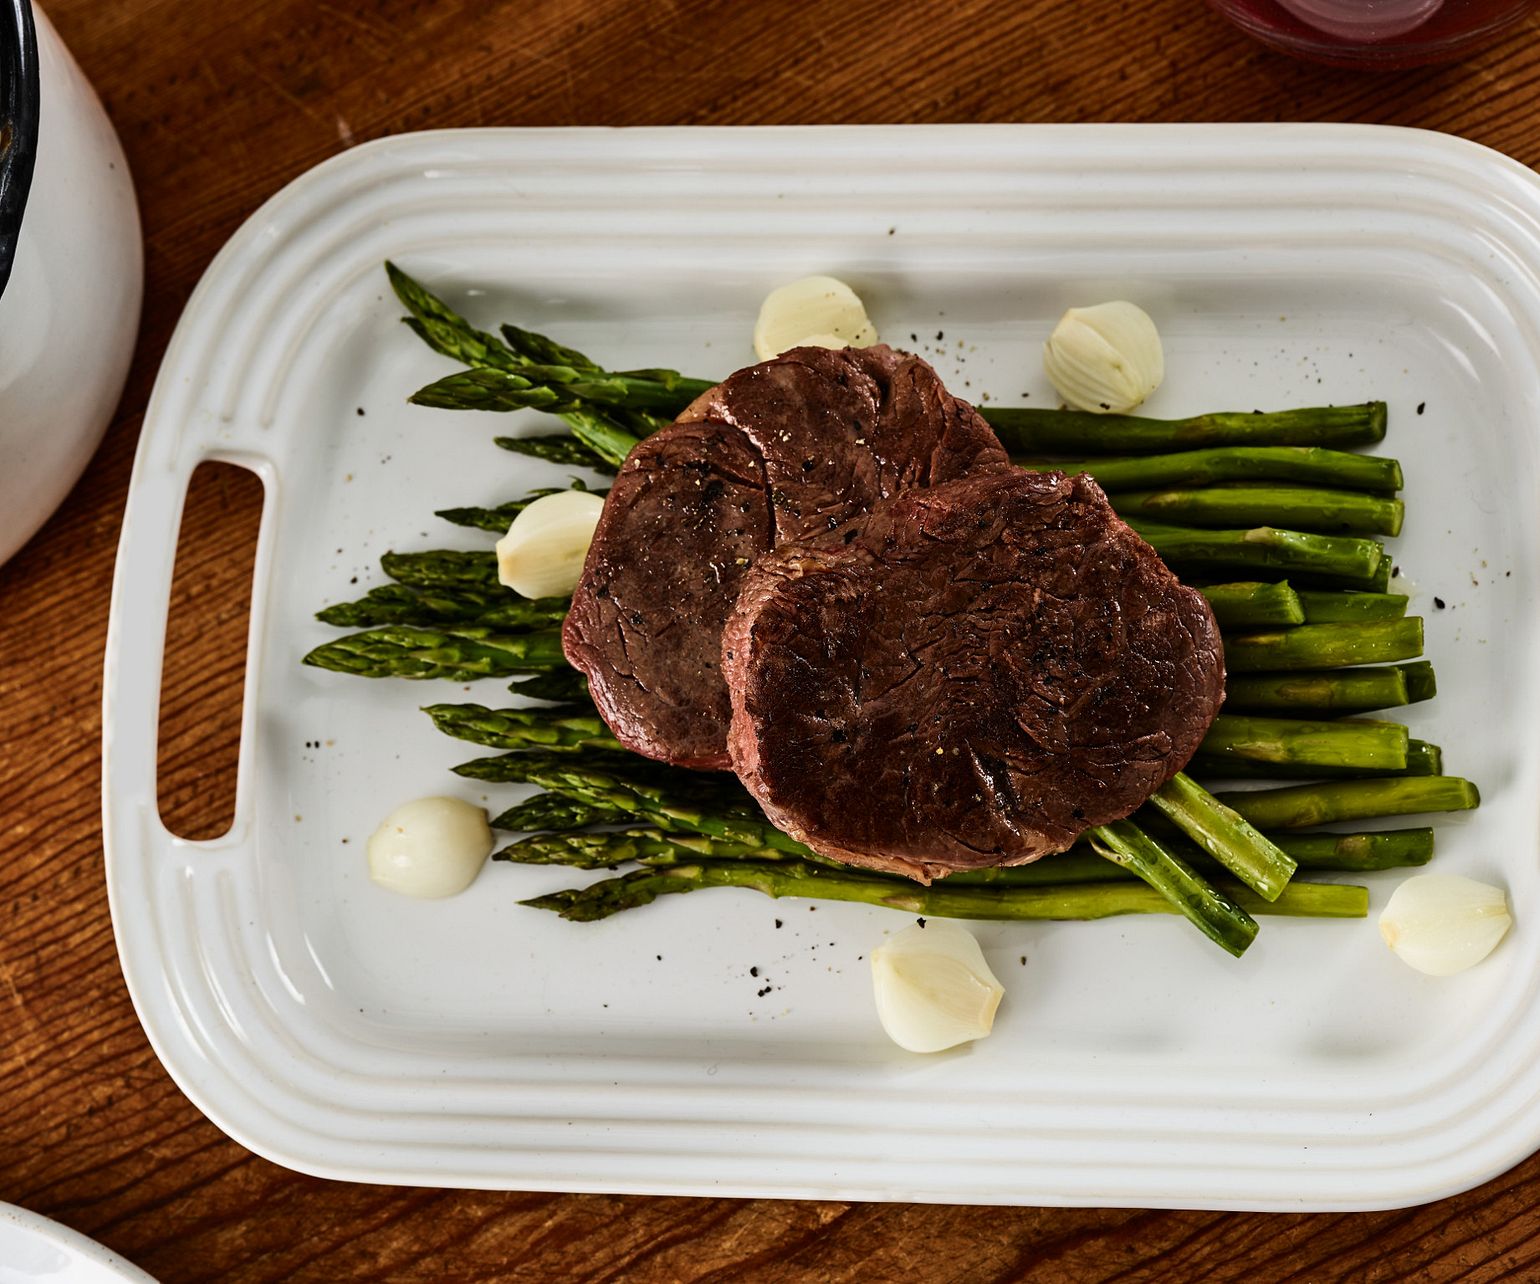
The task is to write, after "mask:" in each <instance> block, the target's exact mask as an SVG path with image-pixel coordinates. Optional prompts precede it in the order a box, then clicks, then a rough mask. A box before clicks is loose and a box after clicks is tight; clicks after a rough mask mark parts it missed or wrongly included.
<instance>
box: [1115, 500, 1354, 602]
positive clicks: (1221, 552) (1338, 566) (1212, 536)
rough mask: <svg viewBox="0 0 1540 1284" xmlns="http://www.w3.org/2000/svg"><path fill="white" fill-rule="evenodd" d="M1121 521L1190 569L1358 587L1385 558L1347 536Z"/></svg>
mask: <svg viewBox="0 0 1540 1284" xmlns="http://www.w3.org/2000/svg"><path fill="white" fill-rule="evenodd" d="M1125 520H1127V521H1128V524H1129V525H1130V526H1131V527H1133V528H1134V530H1135V531H1137V532H1138V533H1139V535H1140V536H1142V537H1143V538H1144V539H1145V540H1146V541H1147V542H1148V543H1149V544H1150V546H1151V547H1153V548H1154V549H1155V551H1156V552H1157V553H1159V554H1160V555H1161V557H1162V558H1164V559H1165V560H1166V561H1167V562H1179V563H1184V564H1188V565H1193V566H1223V567H1242V568H1245V569H1261V568H1268V569H1275V570H1283V571H1299V572H1306V573H1311V574H1314V575H1319V576H1329V577H1331V578H1332V579H1335V580H1339V581H1341V582H1342V583H1344V584H1347V585H1351V586H1352V587H1355V588H1357V587H1364V586H1367V585H1368V584H1369V583H1370V581H1371V580H1372V579H1373V576H1374V573H1375V570H1376V568H1377V567H1378V566H1379V564H1380V562H1381V560H1382V559H1383V556H1384V549H1383V548H1381V547H1380V545H1378V544H1376V543H1375V542H1374V541H1373V540H1369V539H1358V538H1356V537H1354V536H1349V535H1309V534H1306V533H1305V532H1303V531H1291V530H1282V529H1278V528H1276V527H1272V526H1256V527H1252V528H1251V529H1250V530H1200V529H1198V528H1196V527H1188V526H1172V525H1169V524H1168V523H1166V522H1155V521H1150V520H1148V519H1147V518H1143V517H1134V518H1128V519H1125Z"/></svg>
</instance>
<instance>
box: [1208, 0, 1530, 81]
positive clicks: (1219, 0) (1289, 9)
mask: <svg viewBox="0 0 1540 1284" xmlns="http://www.w3.org/2000/svg"><path fill="white" fill-rule="evenodd" d="M1208 3H1209V5H1210V7H1211V8H1213V9H1216V10H1218V11H1219V12H1220V13H1222V14H1224V16H1225V17H1227V18H1229V19H1230V21H1231V22H1233V23H1235V25H1236V26H1238V27H1240V28H1241V30H1243V31H1245V32H1247V33H1248V34H1250V35H1252V36H1255V37H1256V38H1257V39H1258V40H1260V41H1262V42H1263V43H1264V44H1268V45H1271V46H1272V47H1273V48H1274V49H1281V50H1283V51H1284V52H1285V53H1291V54H1296V55H1298V56H1299V57H1302V58H1312V59H1314V60H1316V61H1317V62H1326V63H1331V64H1332V65H1333V66H1337V67H1383V68H1392V67H1413V66H1417V65H1418V64H1420V63H1429V62H1446V61H1449V60H1452V59H1455V58H1459V57H1461V56H1463V55H1464V54H1467V53H1469V52H1470V51H1471V50H1473V49H1475V48H1477V47H1478V46H1480V45H1482V44H1484V43H1485V42H1486V41H1488V40H1490V39H1492V38H1494V37H1495V36H1497V35H1499V34H1500V33H1501V32H1503V31H1505V30H1507V29H1508V28H1509V27H1511V26H1512V25H1513V24H1514V23H1516V22H1517V21H1518V20H1519V19H1520V18H1522V17H1523V16H1524V15H1525V14H1526V13H1528V12H1529V11H1530V10H1531V9H1533V8H1534V6H1535V4H1536V0H1208Z"/></svg>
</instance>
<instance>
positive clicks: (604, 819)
mask: <svg viewBox="0 0 1540 1284" xmlns="http://www.w3.org/2000/svg"><path fill="white" fill-rule="evenodd" d="M585 817H586V818H587V819H584V818H585ZM628 822H629V818H627V817H623V816H622V817H619V818H617V817H616V816H615V815H614V814H613V813H608V812H587V811H585V810H584V809H583V808H582V807H581V806H580V805H578V804H574V803H572V802H571V801H570V800H569V799H565V798H562V797H561V796H560V795H558V794H538V795H536V796H535V797H534V798H531V799H529V800H528V801H527V802H523V803H520V804H518V805H517V806H516V807H512V808H510V809H509V810H508V811H506V812H504V813H503V815H501V816H499V817H498V818H497V819H496V820H494V821H493V822H492V824H493V827H494V828H497V829H509V830H519V831H525V830H538V829H545V830H560V831H566V830H572V829H580V828H582V825H583V824H588V823H594V824H616V823H628ZM1277 842H1278V846H1279V847H1280V848H1281V849H1282V850H1283V851H1285V852H1286V853H1287V854H1288V855H1289V857H1290V858H1291V859H1293V860H1294V861H1296V862H1297V863H1298V864H1299V865H1300V866H1301V867H1302V868H1307V869H1312V870H1318V871H1320V870H1338V871H1351V872H1355V873H1358V872H1364V871H1368V870H1380V869H1396V868H1400V867H1403V866H1408V865H1425V864H1426V863H1427V862H1428V860H1429V859H1431V857H1432V855H1433V831H1432V830H1431V829H1428V828H1421V829H1393V830H1382V831H1379V832H1376V833H1363V834H1281V835H1279V836H1278V839H1277ZM1162 845H1163V846H1165V847H1166V848H1167V850H1168V851H1170V852H1171V853H1172V854H1173V855H1175V856H1178V857H1179V858H1180V859H1181V860H1183V861H1185V862H1186V863H1188V864H1189V865H1191V866H1193V867H1194V868H1195V869H1202V870H1204V871H1205V872H1212V873H1214V874H1222V873H1223V872H1224V870H1223V867H1222V866H1221V865H1219V863H1218V862H1217V861H1215V860H1214V859H1213V858H1212V857H1210V856H1209V855H1207V854H1206V853H1205V852H1204V851H1203V849H1202V848H1200V847H1199V846H1198V845H1197V844H1196V843H1193V842H1190V841H1189V840H1187V839H1170V840H1167V841H1165V842H1164V843H1163V844H1162ZM493 859H494V860H499V861H508V862H512V863H516V864H522V865H566V866H569V867H571V868H574V869H602V868H609V867H612V866H616V865H622V864H625V863H627V862H631V861H636V862H640V863H643V864H648V865H654V866H656V865H680V864H690V863H692V862H695V861H712V862H716V861H730V860H745V859H747V860H773V861H788V860H799V859H807V860H811V861H812V862H813V863H815V864H831V865H836V866H838V865H839V864H840V863H839V862H837V861H827V860H824V859H822V858H819V857H816V856H814V855H813V854H811V853H809V855H808V856H807V857H805V858H804V857H797V856H792V855H790V854H789V853H786V852H783V851H779V850H777V849H774V848H769V847H760V846H756V845H754V844H752V843H744V842H733V841H730V840H726V839H719V838H709V837H706V836H705V835H702V834H678V833H666V832H665V831H663V830H661V829H656V828H652V827H643V828H636V829H626V830H620V831H614V830H606V831H603V832H598V833H570V832H557V833H529V834H528V835H527V836H526V837H524V838H521V839H519V840H517V841H516V842H513V843H510V844H508V845H507V846H506V847H504V848H502V849H501V850H500V851H498V852H496V853H494V855H493ZM851 872H852V873H857V874H860V875H862V876H864V877H868V878H887V879H892V880H894V881H896V882H898V883H899V884H900V885H901V886H905V887H907V886H911V885H912V884H911V880H909V879H906V878H902V877H901V876H899V875H896V874H879V873H875V872H873V871H871V870H857V869H852V870H851ZM1135 877H1137V875H1135V873H1134V872H1133V870H1131V869H1128V868H1126V867H1124V866H1122V865H1119V864H1117V863H1115V862H1113V861H1109V860H1107V859H1106V858H1105V857H1102V856H1098V855H1096V854H1095V852H1094V850H1093V849H1092V847H1091V845H1090V843H1089V841H1087V842H1083V843H1080V844H1078V845H1077V846H1075V847H1074V848H1072V849H1071V850H1070V851H1067V852H1060V853H1058V854H1056V855H1052V856H1045V857H1043V858H1042V859H1041V860H1037V861H1033V862H1031V863H1030V864H1026V865H1012V866H1006V867H995V868H988V869H975V870H966V871H962V872H959V873H956V874H950V875H948V876H947V878H946V886H948V887H985V886H987V887H1002V888H1013V887H1038V886H1042V885H1044V884H1049V885H1057V884H1062V883H1103V882H1115V881H1117V880H1120V879H1129V878H1135Z"/></svg>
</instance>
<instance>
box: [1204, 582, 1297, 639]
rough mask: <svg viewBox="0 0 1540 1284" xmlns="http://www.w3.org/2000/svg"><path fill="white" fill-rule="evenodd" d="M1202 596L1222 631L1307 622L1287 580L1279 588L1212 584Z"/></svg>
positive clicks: (1254, 583)
mask: <svg viewBox="0 0 1540 1284" xmlns="http://www.w3.org/2000/svg"><path fill="white" fill-rule="evenodd" d="M1200 592H1201V593H1202V594H1203V596H1204V597H1206V598H1207V599H1208V604H1209V606H1210V607H1212V608H1213V611H1214V618H1215V620H1217V621H1218V622H1219V627H1220V628H1222V629H1228V628H1256V627H1259V626H1261V625H1268V624H1271V625H1292V624H1303V623H1304V622H1305V608H1304V606H1303V605H1302V604H1301V602H1300V600H1299V594H1297V593H1296V592H1295V591H1294V590H1293V589H1292V588H1290V587H1289V583H1288V581H1287V580H1283V581H1280V582H1278V583H1276V584H1264V583H1258V582H1256V581H1254V580H1243V581H1240V582H1238V583H1234V584H1210V585H1208V586H1207V587H1206V588H1204V589H1201V590H1200Z"/></svg>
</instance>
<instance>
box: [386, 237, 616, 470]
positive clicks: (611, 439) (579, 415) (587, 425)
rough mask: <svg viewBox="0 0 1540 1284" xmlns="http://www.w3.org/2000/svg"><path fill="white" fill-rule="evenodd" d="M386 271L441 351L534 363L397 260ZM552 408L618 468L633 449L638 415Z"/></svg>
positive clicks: (493, 361)
mask: <svg viewBox="0 0 1540 1284" xmlns="http://www.w3.org/2000/svg"><path fill="white" fill-rule="evenodd" d="M385 272H386V275H387V276H388V277H389V278H390V285H391V289H393V290H394V291H395V293H396V297H397V298H398V299H400V300H401V303H402V305H403V306H404V307H405V308H406V309H407V311H408V312H409V313H411V315H410V316H409V317H407V318H406V323H407V325H408V326H410V327H411V329H412V330H413V332H414V333H415V334H416V335H417V336H418V338H420V339H421V340H422V341H423V342H424V343H426V344H427V345H428V346H429V347H430V348H432V349H433V350H434V351H435V352H439V353H442V354H443V355H444V356H446V357H449V358H450V359H451V360H454V361H459V362H461V363H462V364H464V365H468V366H472V367H476V368H485V369H494V370H500V371H513V370H517V369H520V368H525V367H528V366H530V365H532V364H533V362H532V361H531V360H530V359H529V357H527V356H521V355H519V354H518V353H515V352H514V351H513V350H512V349H511V348H509V347H508V345H507V344H506V343H504V342H503V341H502V340H500V339H498V338H497V337H496V336H495V335H491V334H488V333H487V332H486V331H485V330H477V329H476V328H475V327H474V326H472V325H471V324H470V322H468V321H467V320H466V319H465V318H464V317H462V316H460V315H459V313H457V312H455V311H454V309H452V308H450V307H449V306H448V305H447V304H445V303H444V301H443V300H442V299H439V298H437V297H435V296H434V295H433V294H431V293H430V292H429V291H428V290H426V289H424V288H423V286H422V285H421V284H419V283H418V282H417V281H414V280H413V279H412V278H411V277H410V276H408V275H407V274H406V273H405V272H403V271H401V269H400V268H398V267H396V265H395V264H393V263H386V265H385ZM547 342H548V341H547ZM551 346H552V348H553V349H554V350H559V351H562V352H566V353H567V354H568V355H569V357H572V358H576V359H578V363H579V364H582V363H583V362H586V361H587V359H586V358H584V357H582V355H581V354H580V353H573V352H571V351H570V349H562V348H560V347H559V345H551ZM587 364H588V365H589V366H590V367H591V368H593V369H597V368H598V367H596V366H593V364H592V363H591V362H588V363H587ZM413 400H416V398H413ZM546 408H547V409H550V410H551V412H552V413H553V414H557V415H559V416H560V417H561V418H562V419H563V420H564V421H565V422H566V424H567V426H568V427H569V428H571V429H572V432H573V435H574V436H576V437H577V438H578V439H579V440H581V441H583V442H584V443H585V444H586V445H587V446H589V447H590V448H591V449H592V450H594V451H595V452H596V453H597V454H598V455H599V456H600V457H601V458H603V459H607V460H609V461H610V462H611V463H613V464H615V465H617V466H618V465H619V464H620V462H621V461H622V460H623V459H624V458H625V456H626V452H627V451H628V450H630V446H625V445H624V444H623V443H624V439H626V438H628V437H630V433H629V432H628V431H627V429H628V426H629V424H630V423H631V421H632V419H633V417H632V416H627V415H619V416H617V415H615V414H610V413H606V412H605V411H604V410H603V409H601V408H599V407H596V406H591V405H577V404H570V405H568V406H567V407H565V408H559V407H556V406H550V407H546ZM632 444H633V445H634V444H635V443H634V440H633V442H632ZM617 452H618V453H617Z"/></svg>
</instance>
